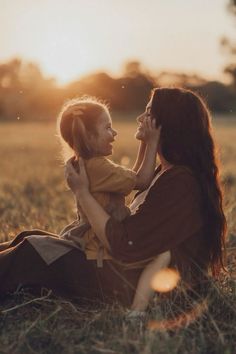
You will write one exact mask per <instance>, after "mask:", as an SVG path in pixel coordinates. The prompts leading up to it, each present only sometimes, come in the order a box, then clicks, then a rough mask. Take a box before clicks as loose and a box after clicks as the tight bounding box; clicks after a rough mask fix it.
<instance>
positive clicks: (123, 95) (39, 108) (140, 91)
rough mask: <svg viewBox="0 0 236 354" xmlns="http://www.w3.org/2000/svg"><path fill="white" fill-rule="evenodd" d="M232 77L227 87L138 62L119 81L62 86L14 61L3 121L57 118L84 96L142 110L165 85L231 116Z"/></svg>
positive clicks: (1, 75) (235, 92) (4, 67)
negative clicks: (185, 90)
mask: <svg viewBox="0 0 236 354" xmlns="http://www.w3.org/2000/svg"><path fill="white" fill-rule="evenodd" d="M231 76H232V83H231V84H229V85H225V84H223V83H221V82H218V81H207V80H205V79H204V78H201V77H199V76H196V75H192V76H190V75H186V74H179V73H168V72H161V73H159V74H158V75H155V76H154V75H153V74H150V73H149V72H148V71H147V70H146V69H145V68H144V67H143V66H142V64H141V63H140V62H138V61H130V62H128V63H126V64H125V65H124V69H123V72H122V74H121V76H120V77H117V78H114V77H111V76H110V75H109V74H108V73H106V72H97V73H92V74H89V75H87V76H84V77H82V78H81V79H79V80H76V81H73V82H70V83H69V84H67V85H64V86H58V85H57V83H56V81H55V79H53V78H47V77H45V76H44V75H43V73H42V71H41V70H40V68H39V66H38V65H36V64H35V63H30V62H25V61H22V60H21V59H19V58H15V59H12V60H10V61H8V62H6V63H2V64H0V120H1V121H14V120H17V119H18V120H19V119H21V120H24V121H38V120H42V121H43V120H44V121H47V120H54V119H55V117H56V116H57V114H58V112H59V110H60V107H61V105H62V104H63V102H65V101H66V100H67V99H69V98H74V97H77V96H82V95H92V96H96V97H98V98H100V99H102V100H104V101H105V102H107V103H108V104H109V106H110V108H111V110H112V111H120V112H129V111H141V110H142V109H143V108H144V107H145V105H146V103H147V101H148V98H149V96H150V91H151V89H152V88H153V87H159V86H166V85H168V86H169V85H175V86H181V87H185V88H190V89H192V90H194V91H197V92H198V93H200V95H201V96H202V97H203V98H204V99H205V100H206V101H207V103H208V105H209V107H210V109H211V110H212V111H214V112H219V113H230V112H234V111H235V109H236V85H235V82H236V80H234V79H235V78H234V73H233V74H232V73H231Z"/></svg>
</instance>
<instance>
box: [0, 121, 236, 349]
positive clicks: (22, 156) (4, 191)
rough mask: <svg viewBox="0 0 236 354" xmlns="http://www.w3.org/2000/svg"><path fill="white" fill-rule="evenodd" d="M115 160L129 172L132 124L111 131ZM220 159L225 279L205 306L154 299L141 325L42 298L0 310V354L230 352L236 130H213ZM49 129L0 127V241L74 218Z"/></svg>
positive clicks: (116, 309) (23, 296)
mask: <svg viewBox="0 0 236 354" xmlns="http://www.w3.org/2000/svg"><path fill="white" fill-rule="evenodd" d="M114 127H115V128H116V129H117V130H118V132H119V136H118V138H117V144H116V146H115V148H114V156H113V158H114V160H115V161H116V162H119V163H120V162H122V163H125V164H126V165H128V166H131V165H132V163H133V161H134V159H135V153H136V149H137V143H136V141H135V139H133V138H132V137H133V134H134V131H135V123H127V122H124V121H123V122H122V123H119V122H118V123H115V124H114ZM214 128H215V134H216V139H217V142H218V144H219V148H220V156H221V159H222V180H223V181H224V186H225V211H226V214H227V221H228V227H229V232H228V241H227V247H228V269H229V273H228V274H227V275H222V278H221V279H220V280H219V281H217V282H213V281H212V282H211V287H210V291H209V292H208V295H207V297H206V298H205V299H196V303H195V304H190V303H188V299H186V302H185V304H184V310H183V308H182V306H180V305H177V304H178V302H177V301H175V305H174V304H173V303H170V301H169V300H168V299H167V298H165V297H164V296H159V295H157V296H156V297H155V299H154V300H153V303H152V305H151V306H150V310H149V313H148V314H147V317H146V319H144V320H137V321H133V322H130V321H128V320H127V319H126V317H125V309H124V308H122V307H120V306H119V305H118V304H114V305H113V306H108V305H106V304H101V303H93V304H91V303H90V304H89V305H87V306H83V307H82V306H81V305H79V304H78V303H77V302H76V300H75V301H73V302H71V301H69V300H65V299H61V298H57V297H55V296H53V295H52V294H50V293H48V291H47V290H46V289H44V290H42V294H41V296H40V297H35V296H33V295H32V294H30V293H28V292H27V291H18V292H16V293H14V294H12V295H11V296H8V297H7V298H5V299H1V302H0V308H1V312H0V354H1V353H59V352H61V353H110V354H113V353H122V354H123V353H127V354H128V353H147V354H149V353H163V354H166V353H173V354H175V353H183V354H184V353H193V354H195V353H207V354H210V353H225V354H234V353H235V348H236V331H235V328H236V306H235V304H236V282H235V279H236V252H235V247H236V219H235V216H236V194H235V192H236V182H235V181H236V165H235V160H236V159H235V158H236V156H235V155H236V122H234V121H229V122H228V121H226V120H225V121H224V120H219V121H217V122H215V124H214ZM55 134H56V132H55V127H54V124H45V125H40V124H37V123H35V124H34V123H31V124H30V123H27V124H24V123H23V122H21V121H17V122H16V123H12V124H2V125H0V166H1V174H0V218H1V219H0V220H1V234H0V240H2V241H4V240H8V239H9V238H11V237H13V236H14V235H16V234H17V233H18V232H20V231H22V230H24V229H31V228H41V229H46V230H50V231H52V232H59V231H60V230H61V229H62V228H63V226H64V225H65V224H67V223H69V222H71V221H72V220H73V219H74V218H75V210H74V202H73V197H72V195H71V192H70V191H69V190H68V188H67V186H66V184H65V182H64V175H63V163H62V160H61V156H60V147H59V145H58V142H57V139H56V136H55Z"/></svg>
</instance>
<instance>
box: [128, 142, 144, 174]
mask: <svg viewBox="0 0 236 354" xmlns="http://www.w3.org/2000/svg"><path fill="white" fill-rule="evenodd" d="M146 147H147V144H146V142H145V141H140V144H139V148H138V154H137V158H136V161H135V163H134V166H133V168H132V170H133V171H134V172H138V170H139V168H140V166H141V164H142V162H143V158H144V155H145V151H146Z"/></svg>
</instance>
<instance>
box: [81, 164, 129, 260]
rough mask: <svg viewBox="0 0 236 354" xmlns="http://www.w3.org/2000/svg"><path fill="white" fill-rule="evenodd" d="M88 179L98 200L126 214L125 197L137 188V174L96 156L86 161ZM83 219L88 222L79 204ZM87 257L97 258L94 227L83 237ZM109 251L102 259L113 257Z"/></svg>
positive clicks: (104, 252) (116, 213)
mask: <svg viewBox="0 0 236 354" xmlns="http://www.w3.org/2000/svg"><path fill="white" fill-rule="evenodd" d="M85 168H86V171H87V174H88V178H89V185H90V191H91V193H92V194H93V196H94V198H95V199H96V200H97V201H98V203H99V204H100V205H101V206H102V207H103V208H105V209H106V210H107V211H108V212H109V213H112V214H113V215H114V216H115V217H117V218H118V219H122V218H123V216H125V215H127V208H126V207H125V196H126V195H128V194H129V193H130V192H131V191H132V190H133V189H134V187H135V184H136V173H135V172H134V171H132V170H130V169H127V168H125V167H123V166H120V165H117V164H115V163H114V162H112V161H111V160H109V159H108V158H106V157H94V158H91V159H89V160H86V161H85ZM78 214H79V216H80V221H84V222H87V218H86V217H85V215H84V214H83V212H82V210H81V209H80V206H79V205H78ZM83 239H84V240H85V244H86V246H85V253H86V256H87V259H97V256H98V250H99V247H100V246H101V243H100V241H99V240H98V239H97V237H96V236H95V234H94V232H93V230H92V229H89V230H88V231H87V232H86V234H85V235H84V236H83ZM110 258H111V257H110V256H109V254H108V252H107V251H106V250H105V249H104V250H103V259H110Z"/></svg>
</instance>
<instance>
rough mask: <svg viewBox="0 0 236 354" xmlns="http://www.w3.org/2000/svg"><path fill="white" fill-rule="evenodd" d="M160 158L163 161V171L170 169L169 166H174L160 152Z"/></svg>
mask: <svg viewBox="0 0 236 354" xmlns="http://www.w3.org/2000/svg"><path fill="white" fill-rule="evenodd" d="M159 159H160V163H161V172H163V171H165V170H168V169H169V168H171V167H172V166H173V165H172V164H171V163H170V162H168V161H167V160H166V159H165V158H164V157H163V156H162V155H161V154H159Z"/></svg>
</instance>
